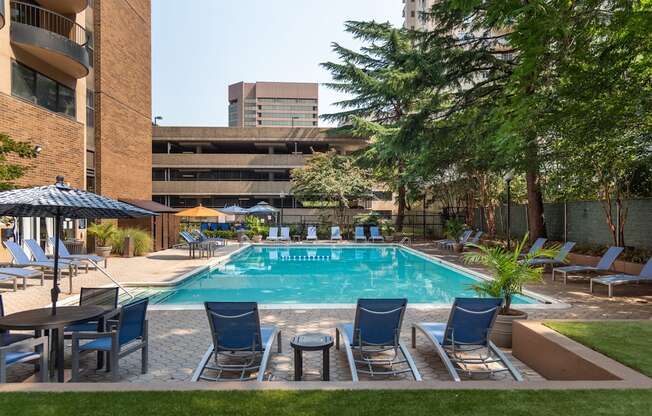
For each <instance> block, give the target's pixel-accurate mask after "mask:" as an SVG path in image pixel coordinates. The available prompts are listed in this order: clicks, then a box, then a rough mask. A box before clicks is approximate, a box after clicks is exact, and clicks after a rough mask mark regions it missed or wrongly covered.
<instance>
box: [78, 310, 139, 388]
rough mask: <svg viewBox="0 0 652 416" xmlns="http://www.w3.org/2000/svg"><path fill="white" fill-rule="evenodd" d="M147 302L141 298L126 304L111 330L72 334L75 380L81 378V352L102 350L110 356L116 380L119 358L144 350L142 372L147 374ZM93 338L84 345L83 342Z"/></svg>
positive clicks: (113, 376) (110, 368)
mask: <svg viewBox="0 0 652 416" xmlns="http://www.w3.org/2000/svg"><path fill="white" fill-rule="evenodd" d="M147 304H148V299H142V300H138V301H135V302H132V303H130V304H128V305H125V306H123V307H122V309H121V310H120V318H119V319H118V321H117V322H115V326H113V327H112V329H111V330H110V331H109V332H73V333H72V381H79V377H80V376H81V374H82V373H81V371H80V368H79V361H80V358H81V355H82V354H85V353H88V352H93V351H99V352H104V353H107V354H108V356H109V360H108V365H109V370H110V371H111V377H112V379H113V381H118V380H119V379H120V367H119V361H120V358H122V357H124V356H126V355H129V354H131V353H132V352H135V351H138V350H140V351H141V369H140V371H141V373H142V374H145V373H147V350H148V345H147V319H146V315H147ZM86 340H90V342H87V343H85V344H81V343H80V341H86Z"/></svg>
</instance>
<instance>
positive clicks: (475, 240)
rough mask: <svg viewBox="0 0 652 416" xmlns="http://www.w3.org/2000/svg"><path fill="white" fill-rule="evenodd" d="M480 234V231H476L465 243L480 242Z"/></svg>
mask: <svg viewBox="0 0 652 416" xmlns="http://www.w3.org/2000/svg"><path fill="white" fill-rule="evenodd" d="M482 234H484V233H483V232H482V231H478V232H477V233H475V235H474V236H473V238H472V239H471V241H469V242H467V243H465V245H466V244H478V243H480V237H482Z"/></svg>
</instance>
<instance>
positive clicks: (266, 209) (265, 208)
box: [247, 201, 278, 214]
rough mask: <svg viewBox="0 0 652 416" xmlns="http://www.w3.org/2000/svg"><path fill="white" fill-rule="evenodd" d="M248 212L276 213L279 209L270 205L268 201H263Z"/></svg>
mask: <svg viewBox="0 0 652 416" xmlns="http://www.w3.org/2000/svg"><path fill="white" fill-rule="evenodd" d="M247 212H248V213H250V214H276V213H277V212H278V209H276V208H274V207H273V206H271V205H269V204H268V203H267V202H265V201H262V202H259V203H257V204H256V205H254V206H253V207H251V208H249V209H247Z"/></svg>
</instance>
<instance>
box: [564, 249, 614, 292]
mask: <svg viewBox="0 0 652 416" xmlns="http://www.w3.org/2000/svg"><path fill="white" fill-rule="evenodd" d="M623 250H624V249H623V247H616V246H613V247H609V249H608V250H607V252H606V253H604V255H603V256H602V258H601V259H600V261H599V262H598V264H596V265H595V266H582V265H570V266H564V267H555V268H554V269H552V280H555V273H561V274H562V275H564V284H566V281H567V280H568V279H567V278H568V274H569V273H588V272H606V271H608V270H609V269H611V266H612V265H613V264H614V262H615V261H616V258H617V257H618V256H619V255H620V253H622V252H623Z"/></svg>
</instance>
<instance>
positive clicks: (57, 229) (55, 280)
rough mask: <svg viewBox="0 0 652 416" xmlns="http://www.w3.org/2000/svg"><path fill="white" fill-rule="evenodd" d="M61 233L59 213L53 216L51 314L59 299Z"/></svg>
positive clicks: (54, 310) (53, 313) (54, 311)
mask: <svg viewBox="0 0 652 416" xmlns="http://www.w3.org/2000/svg"><path fill="white" fill-rule="evenodd" d="M60 233H61V214H59V213H58V211H57V214H56V215H55V217H54V277H53V281H52V291H51V294H52V315H56V314H57V300H58V299H59V235H60Z"/></svg>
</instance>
